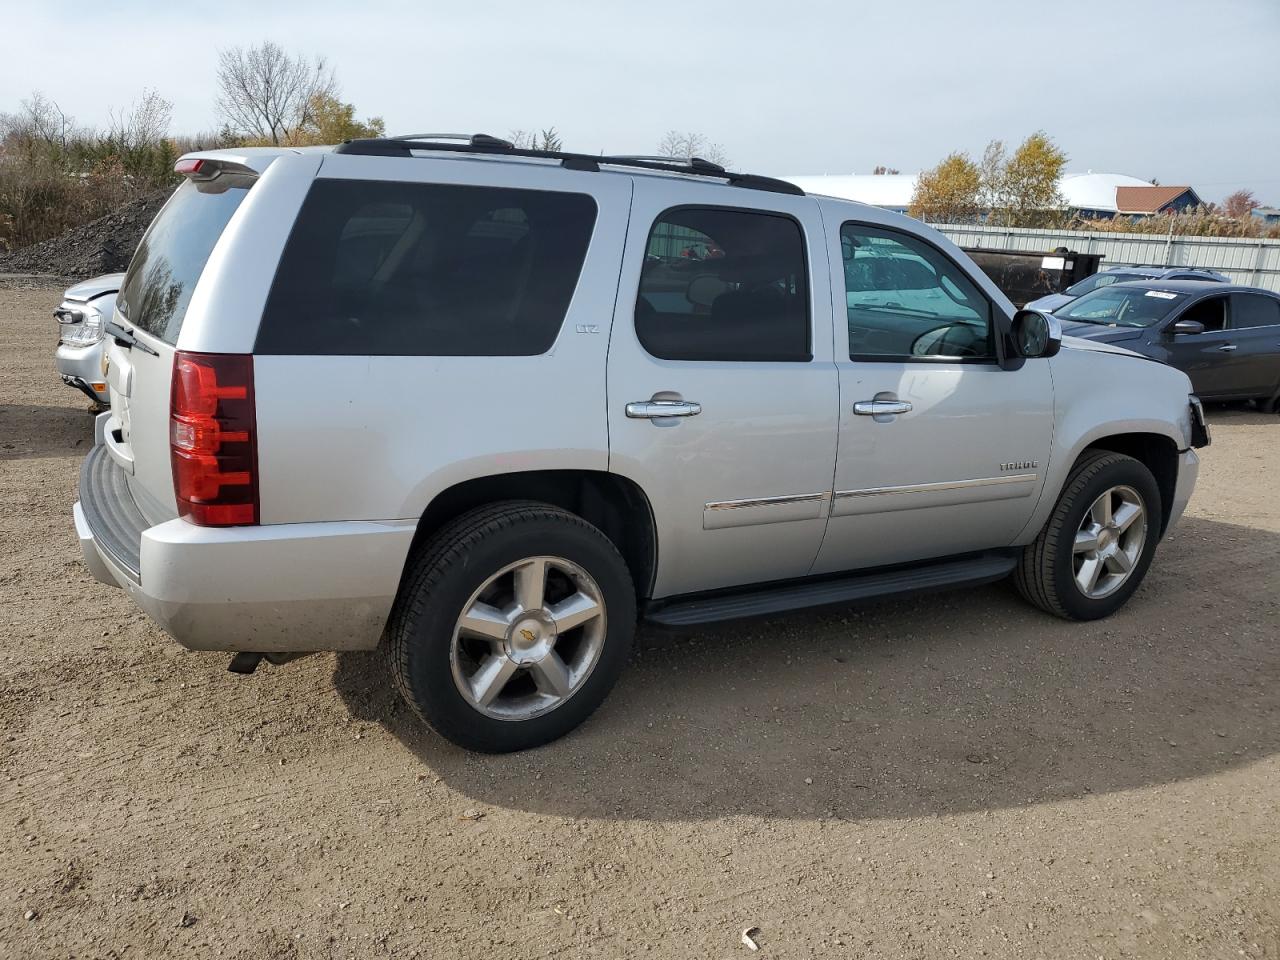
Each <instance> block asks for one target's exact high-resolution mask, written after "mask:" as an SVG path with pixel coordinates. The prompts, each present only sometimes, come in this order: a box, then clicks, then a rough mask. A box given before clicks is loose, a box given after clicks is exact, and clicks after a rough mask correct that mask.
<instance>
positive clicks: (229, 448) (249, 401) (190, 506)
mask: <svg viewBox="0 0 1280 960" xmlns="http://www.w3.org/2000/svg"><path fill="white" fill-rule="evenodd" d="M169 457H170V461H171V462H172V464H173V492H174V495H175V496H176V498H177V501H178V513H179V515H181V516H183V517H186V518H187V519H188V520H190V521H191V522H192V523H197V524H200V525H201V526H205V527H230V526H243V525H247V524H256V523H257V522H258V438H257V418H256V416H255V412H254V399H253V357H252V356H249V355H247V354H238V353H236V354H233V353H188V352H186V351H184V350H179V351H178V353H177V354H176V356H175V357H174V360H173V386H172V388H171V391H170V401H169Z"/></svg>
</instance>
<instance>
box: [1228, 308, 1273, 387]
mask: <svg viewBox="0 0 1280 960" xmlns="http://www.w3.org/2000/svg"><path fill="white" fill-rule="evenodd" d="M1231 334H1232V341H1231V342H1232V344H1233V345H1234V346H1235V348H1236V349H1235V350H1234V351H1233V353H1234V355H1235V361H1236V369H1237V372H1238V376H1239V386H1240V388H1241V390H1242V392H1244V393H1247V395H1248V396H1250V397H1268V398H1269V397H1272V396H1274V395H1275V393H1276V390H1277V388H1280V297H1275V296H1272V295H1270V294H1266V293H1233V294H1232V295H1231Z"/></svg>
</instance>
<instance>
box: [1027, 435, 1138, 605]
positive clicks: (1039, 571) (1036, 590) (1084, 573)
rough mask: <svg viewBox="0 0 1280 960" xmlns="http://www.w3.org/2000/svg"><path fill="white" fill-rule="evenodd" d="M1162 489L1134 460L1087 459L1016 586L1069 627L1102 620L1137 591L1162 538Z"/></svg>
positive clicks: (1103, 455) (1030, 549) (1096, 455)
mask: <svg viewBox="0 0 1280 960" xmlns="http://www.w3.org/2000/svg"><path fill="white" fill-rule="evenodd" d="M1160 517H1161V504H1160V488H1159V487H1158V486H1157V484H1156V481H1155V477H1153V476H1152V475H1151V471H1150V470H1148V469H1147V468H1146V466H1144V465H1143V464H1142V463H1140V462H1139V461H1137V460H1135V459H1133V458H1132V457H1127V456H1124V455H1123V454H1119V453H1110V452H1108V451H1105V450H1100V451H1095V452H1091V453H1089V454H1086V455H1085V456H1083V457H1081V459H1080V461H1079V462H1078V463H1077V464H1076V466H1075V468H1074V469H1073V470H1072V472H1071V476H1070V477H1069V478H1068V479H1067V483H1066V486H1065V488H1064V489H1063V491H1062V495H1061V497H1059V498H1058V503H1057V505H1056V506H1055V507H1054V511H1053V513H1052V514H1051V515H1050V517H1049V520H1048V522H1047V523H1046V524H1045V526H1044V529H1043V530H1041V531H1040V536H1038V537H1037V538H1036V539H1035V541H1034V542H1033V543H1031V544H1029V545H1028V546H1027V547H1025V548H1024V549H1023V552H1022V559H1021V561H1020V562H1019V564H1018V567H1017V568H1016V570H1015V572H1014V582H1015V583H1016V584H1017V587H1018V590H1019V592H1020V593H1021V594H1022V595H1023V597H1025V598H1026V599H1027V600H1029V601H1031V602H1032V603H1034V604H1035V605H1036V606H1038V607H1040V608H1041V609H1042V610H1046V611H1048V612H1049V613H1053V614H1056V615H1057V616H1060V617H1065V618H1067V619H1069V620H1096V619H1098V618H1100V617H1105V616H1108V615H1109V614H1111V613H1114V612H1115V611H1116V610H1118V609H1119V608H1120V607H1121V606H1122V605H1123V604H1124V602H1125V601H1126V600H1128V599H1129V597H1130V596H1131V595H1132V594H1133V592H1134V591H1135V590H1137V589H1138V586H1139V584H1141V583H1142V578H1143V577H1144V576H1146V572H1147V567H1148V566H1150V564H1151V558H1152V556H1153V555H1154V553H1155V549H1156V542H1157V540H1158V539H1159V535H1160Z"/></svg>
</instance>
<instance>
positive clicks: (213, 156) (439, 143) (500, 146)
mask: <svg viewBox="0 0 1280 960" xmlns="http://www.w3.org/2000/svg"><path fill="white" fill-rule="evenodd" d="M314 152H328V153H341V154H348V155H357V156H368V157H412V156H414V154H415V153H423V152H430V153H443V154H446V155H447V154H455V155H461V157H462V158H463V159H476V158H480V157H483V158H484V159H486V160H495V159H497V160H501V159H513V160H514V159H522V160H539V161H543V162H546V161H554V162H556V163H557V164H558V165H559V166H562V167H564V168H566V169H570V170H587V171H599V170H600V169H601V167H623V168H630V169H633V170H637V171H643V172H646V173H657V174H665V175H667V176H673V177H681V178H687V177H695V178H709V179H712V180H721V181H724V182H726V183H728V185H729V186H733V187H745V188H747V189H749V190H764V191H768V192H770V193H786V194H792V195H795V196H804V190H802V189H801V188H800V187H798V186H796V185H795V184H794V183H789V182H787V181H785V180H776V179H774V178H773V177H763V176H759V175H757V174H752V173H735V172H733V171H730V170H726V169H725V168H724V167H722V166H720V164H718V163H712V162H710V161H709V160H703V159H701V158H699V157H690V158H689V159H688V160H685V159H683V158H679V157H652V156H617V155H605V154H600V155H596V154H589V153H567V152H564V151H560V150H531V149H524V148H521V147H517V146H516V145H515V144H513V143H511V142H510V141H508V140H502V139H500V138H498V137H492V136H489V135H488V134H484V133H476V134H471V135H469V136H468V135H465V134H445V133H421V134H411V135H409V136H403V137H370V138H364V139H357V140H344V141H343V142H342V143H340V144H337V145H335V146H323V147H243V148H231V149H223V150H199V151H193V152H192V153H188V154H184V156H183V157H182V158H181V159H207V160H217V161H220V162H223V163H234V164H239V165H241V166H244V167H248V168H250V169H251V170H254V171H256V172H257V173H262V172H263V171H265V170H266V168H267V167H268V166H270V165H271V162H272V161H273V160H275V159H276V158H277V157H279V156H282V155H284V154H289V153H314Z"/></svg>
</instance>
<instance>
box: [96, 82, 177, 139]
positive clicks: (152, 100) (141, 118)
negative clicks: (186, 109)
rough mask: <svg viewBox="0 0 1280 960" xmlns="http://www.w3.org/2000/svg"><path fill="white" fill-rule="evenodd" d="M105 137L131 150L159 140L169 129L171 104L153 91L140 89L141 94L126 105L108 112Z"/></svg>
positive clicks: (171, 112)
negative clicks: (108, 117)
mask: <svg viewBox="0 0 1280 960" xmlns="http://www.w3.org/2000/svg"><path fill="white" fill-rule="evenodd" d="M110 116H111V123H110V125H109V126H108V127H107V139H108V140H110V141H111V142H112V143H114V144H116V145H117V146H118V147H120V148H121V149H125V150H131V149H136V148H138V147H148V146H153V145H154V144H157V143H159V142H160V141H161V140H163V139H164V137H165V135H166V134H167V133H168V132H169V121H170V119H171V118H172V117H173V104H172V103H170V102H169V101H168V100H166V99H165V98H164V97H162V96H160V94H159V93H157V92H156V91H155V90H143V91H142V96H141V97H140V98H139V99H138V100H136V101H135V102H134V103H132V104H130V105H129V106H128V108H126V109H124V110H121V111H120V112H119V113H117V112H116V111H115V110H112V111H111V114H110Z"/></svg>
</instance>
